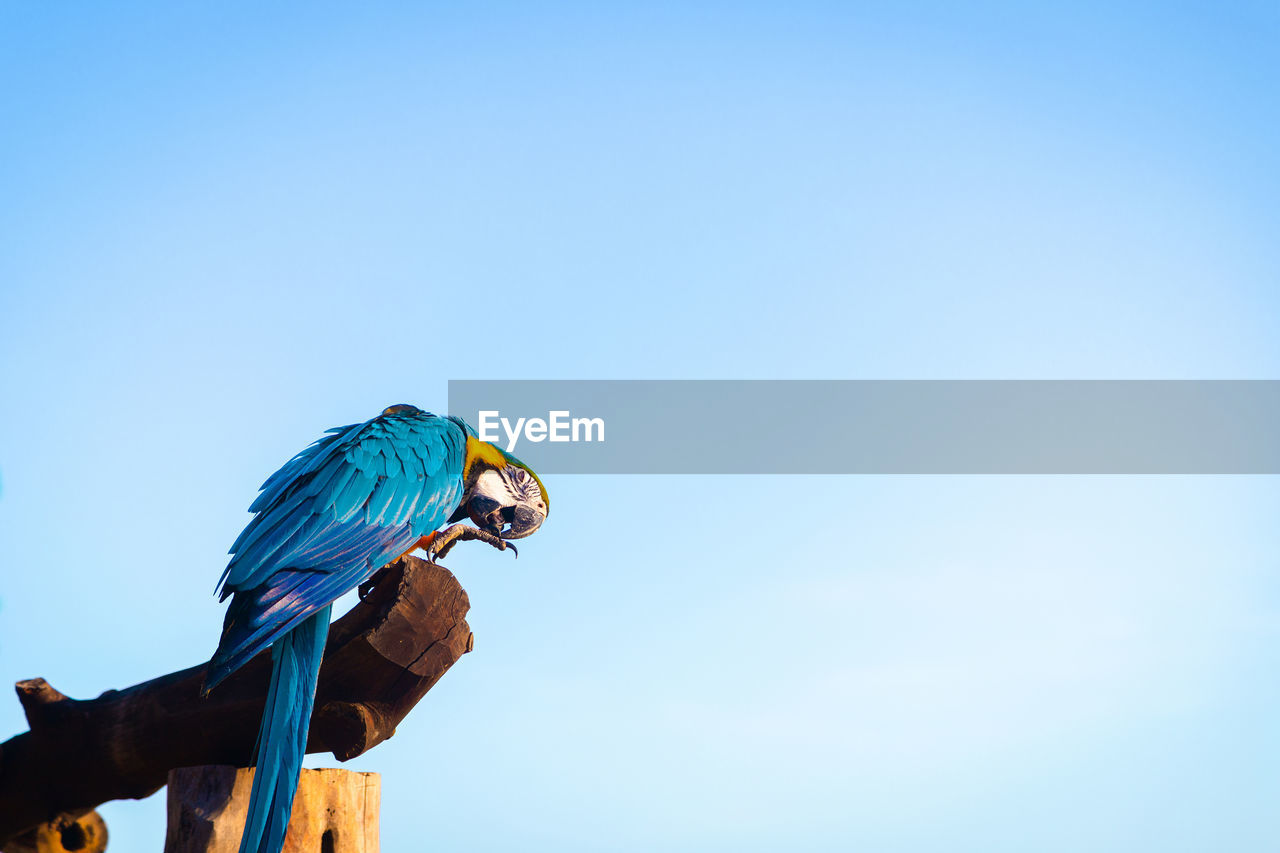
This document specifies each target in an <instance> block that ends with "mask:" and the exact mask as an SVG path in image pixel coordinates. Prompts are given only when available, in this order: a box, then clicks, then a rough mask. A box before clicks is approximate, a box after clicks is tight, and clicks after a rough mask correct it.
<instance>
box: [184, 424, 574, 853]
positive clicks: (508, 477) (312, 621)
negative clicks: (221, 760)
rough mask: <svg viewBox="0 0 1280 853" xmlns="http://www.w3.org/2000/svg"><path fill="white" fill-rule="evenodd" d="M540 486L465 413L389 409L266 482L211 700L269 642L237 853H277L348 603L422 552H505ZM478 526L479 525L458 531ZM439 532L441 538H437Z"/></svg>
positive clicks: (542, 498)
mask: <svg viewBox="0 0 1280 853" xmlns="http://www.w3.org/2000/svg"><path fill="white" fill-rule="evenodd" d="M549 509H550V501H549V500H548V498H547V491H546V489H545V488H544V487H543V485H542V481H541V480H539V479H538V476H537V475H536V474H534V473H533V471H531V470H530V469H529V467H528V466H526V465H525V464H524V463H523V462H521V461H520V460H518V459H516V458H515V457H514V456H511V455H510V454H508V453H506V452H505V451H503V450H502V449H501V448H498V447H495V446H494V445H492V444H489V443H488V442H485V441H480V440H479V439H478V438H477V437H476V434H475V431H474V430H473V429H471V427H470V426H468V425H467V423H466V422H465V421H463V420H462V419H461V418H455V417H441V416H438V415H433V414H431V413H429V412H424V411H422V410H421V409H419V408H417V407H415V406H408V405H399V406H391V407H390V408H388V409H386V410H385V411H383V412H382V414H381V415H379V416H378V417H376V418H373V419H372V420H368V421H365V422H364V423H362V424H353V425H351V426H344V427H337V428H335V429H331V430H329V431H328V434H327V435H326V436H325V437H324V438H321V439H320V440H319V441H317V442H316V443H315V444H312V445H311V446H310V447H308V448H307V449H306V450H304V451H302V452H301V453H299V454H298V455H297V456H295V457H293V459H291V460H289V462H287V463H286V464H285V466H284V467H283V468H281V469H280V470H279V471H277V472H276V473H275V474H273V475H271V477H270V479H268V480H267V481H266V482H265V483H264V484H263V485H262V489H261V493H260V494H259V495H258V498H257V500H255V501H254V502H253V505H252V506H250V507H249V511H250V512H252V513H255V515H254V517H253V519H252V520H250V522H249V524H248V525H247V526H246V527H245V529H244V532H243V533H241V534H240V537H239V538H238V539H236V541H235V544H234V545H232V546H231V551H230V553H231V554H232V557H231V561H230V562H229V563H228V564H227V569H226V571H225V572H223V573H222V580H221V581H220V584H221V598H222V600H224V601H225V600H226V599H227V598H228V597H230V598H231V604H230V605H229V606H228V608H227V616H226V620H225V622H224V623H223V628H222V639H221V640H220V641H219V643H218V650H217V651H216V652H215V653H214V655H213V659H212V660H211V661H210V662H209V668H208V672H207V674H206V676H205V692H206V693H207V692H208V691H209V690H212V689H213V688H214V687H215V686H216V685H217V684H218V683H219V682H220V681H222V680H223V679H224V678H226V677H227V676H228V675H229V674H230V673H232V672H233V671H235V670H236V669H237V668H238V667H240V666H242V665H243V664H245V663H246V662H248V661H249V660H250V659H251V658H252V657H253V656H254V655H256V654H258V653H259V652H260V651H262V650H263V649H265V648H267V647H268V646H270V647H271V683H270V687H269V689H268V692H267V704H266V708H265V710H264V711H263V714H262V727H261V731H260V732H259V735H258V753H257V768H258V769H257V772H256V773H255V775H254V778H253V790H252V793H251V794H250V797H249V816H248V819H247V820H246V822H245V830H244V836H243V838H242V839H241V841H240V853H279V851H280V849H281V847H282V846H283V845H284V837H285V830H286V829H287V828H288V824H289V815H290V812H291V811H292V808H293V795H294V791H295V790H296V788H297V786H298V776H299V773H300V771H301V767H302V755H303V753H304V751H305V750H306V744H307V729H308V727H309V725H310V721H311V706H312V704H313V702H314V700H315V689H316V676H317V674H318V673H319V671H320V661H321V658H322V657H323V654H324V644H325V639H326V637H327V636H328V632H329V613H330V609H331V607H332V602H333V600H334V599H336V598H337V597H338V596H340V595H342V594H343V593H345V592H347V591H348V590H351V589H354V588H355V587H356V586H357V585H359V584H360V583H361V582H363V581H364V580H366V579H367V578H369V576H371V575H372V574H373V573H374V572H376V571H378V570H379V569H380V568H382V567H383V566H385V565H387V564H388V563H391V562H394V561H395V560H396V559H398V558H399V557H400V556H402V555H404V554H407V553H409V552H410V551H413V550H415V549H417V548H424V549H426V550H427V551H428V553H429V554H430V555H431V556H433V557H439V556H442V555H443V554H444V553H445V552H446V551H448V550H449V549H450V548H451V547H452V546H453V545H454V544H455V543H456V542H458V541H461V540H465V539H479V540H481V541H485V542H488V543H489V544H491V545H493V546H494V547H496V548H499V549H500V550H505V549H507V548H510V549H511V550H513V551H514V550H515V548H514V546H512V545H509V544H507V540H509V539H520V538H523V537H525V536H528V535H529V534H531V533H533V532H534V531H535V530H537V529H538V527H539V525H541V524H542V522H543V520H544V519H545V518H546V516H547V513H548V511H549ZM466 518H470V520H471V521H472V522H474V523H475V524H476V525H477V526H476V527H470V526H467V525H465V524H453V525H452V526H451V527H447V528H445V529H444V530H439V528H440V527H441V526H442V525H444V524H445V523H446V522H448V523H452V522H457V521H462V520H463V519H466ZM437 531H438V532H437Z"/></svg>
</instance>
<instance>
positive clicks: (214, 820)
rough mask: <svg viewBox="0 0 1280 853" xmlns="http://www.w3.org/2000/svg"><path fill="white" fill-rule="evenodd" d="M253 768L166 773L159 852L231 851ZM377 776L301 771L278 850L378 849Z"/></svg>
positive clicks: (366, 852)
mask: <svg viewBox="0 0 1280 853" xmlns="http://www.w3.org/2000/svg"><path fill="white" fill-rule="evenodd" d="M252 785H253V768H251V767H241V768H235V767H230V766H226V765H216V764H215V765H208V766H205V767H180V768H178V769H177V770H171V771H169V800H168V813H169V827H168V831H167V832H166V834H165V839H164V853H236V851H237V850H238V849H239V847H240V833H242V832H243V831H244V821H245V817H246V815H247V814H248V811H249V790H250V788H251V787H252ZM381 799H382V780H381V779H380V778H379V776H378V774H377V773H357V772H355V771H354V770H338V769H326V770H307V769H303V771H302V778H301V779H299V780H298V793H297V795H296V796H295V797H294V798H293V815H292V816H291V817H290V818H289V832H288V834H287V835H286V836H285V839H284V853H378V806H379V803H380V802H381Z"/></svg>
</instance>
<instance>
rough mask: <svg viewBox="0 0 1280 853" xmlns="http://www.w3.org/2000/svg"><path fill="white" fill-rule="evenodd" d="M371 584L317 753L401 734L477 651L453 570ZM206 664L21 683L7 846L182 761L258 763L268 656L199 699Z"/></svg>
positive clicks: (327, 692) (319, 728)
mask: <svg viewBox="0 0 1280 853" xmlns="http://www.w3.org/2000/svg"><path fill="white" fill-rule="evenodd" d="M375 581H376V585H374V586H373V587H372V589H371V590H369V592H368V594H367V595H366V596H365V597H364V598H363V600H361V601H360V603H359V604H357V605H356V606H355V607H354V608H352V610H351V612H350V613H347V614H346V615H345V616H343V617H342V618H341V619H339V620H338V621H337V622H335V623H334V624H333V626H332V628H331V629H330V631H329V641H328V644H327V645H326V646H325V657H324V664H323V666H322V667H321V669H320V681H319V686H318V688H317V691H316V705H315V712H314V714H313V716H312V719H311V732H310V737H309V739H308V741H307V752H332V753H333V755H334V757H335V758H337V759H338V760H339V761H346V760H347V759H350V758H354V757H355V756H357V755H360V754H361V753H362V752H364V751H366V750H368V749H369V748H370V747H373V746H376V745H377V744H379V743H381V742H382V741H384V740H386V739H387V738H389V737H391V736H392V735H393V734H395V730H396V725H397V724H398V723H399V722H400V720H402V719H403V718H404V716H405V714H407V713H409V710H410V709H411V708H412V707H413V706H414V705H415V704H417V702H418V700H419V699H421V698H422V697H423V696H424V695H425V694H426V692H427V691H428V690H430V689H431V687H432V685H434V684H435V683H436V681H438V680H439V679H440V676H442V675H444V673H445V671H446V670H447V669H449V667H450V666H452V665H453V663H454V661H456V660H457V659H458V658H459V657H461V656H462V655H463V654H465V653H466V652H468V651H470V650H471V646H472V637H471V631H470V629H469V628H468V627H467V623H466V621H465V617H466V613H467V610H468V609H469V608H470V603H469V601H468V600H467V593H466V591H465V590H463V588H462V586H461V585H460V584H459V583H458V581H457V579H456V578H455V577H454V576H453V575H452V574H451V573H450V572H449V571H448V570H447V569H444V568H442V567H440V566H437V565H434V564H432V563H428V562H425V561H423V560H419V559H416V558H413V557H408V558H405V559H404V560H401V561H400V562H398V563H396V564H394V565H393V566H390V567H388V568H387V569H385V570H383V572H382V573H381V575H380V576H379V577H376V578H375ZM205 666H206V665H205V664H201V665H199V666H194V667H191V668H190V669H184V670H182V671H180V672H174V673H170V674H169V675H164V676H161V677H160V678H156V679H153V680H151V681H147V682H144V683H142V684H138V685H135V686H133V687H129V688H127V689H125V690H108V691H107V692H106V693H103V694H102V695H101V696H99V697H98V698H97V699H89V700H76V699H69V698H67V697H66V696H63V695H62V694H61V693H59V692H58V691H57V690H54V689H53V688H52V687H51V686H49V684H48V682H46V681H45V680H44V679H43V678H33V679H29V680H26V681H20V682H18V684H17V691H18V701H19V702H21V703H22V708H23V710H24V711H25V712H26V716H27V722H28V724H29V725H30V726H31V730H30V731H28V732H24V733H23V734H20V735H17V736H15V737H12V738H10V739H9V740H7V741H5V742H4V743H3V744H0V847H3V845H4V844H5V843H6V842H8V841H9V839H11V838H13V837H14V836H15V835H18V834H20V833H22V832H24V831H26V830H29V829H31V828H32V827H34V826H36V825H38V824H42V823H46V822H49V821H52V820H55V819H62V820H63V821H64V822H65V821H66V820H67V817H68V816H70V817H71V818H72V819H74V817H77V816H79V815H82V814H84V813H86V812H88V811H89V810H90V809H92V808H93V807H94V806H96V805H98V804H99V803H103V802H106V801H108V800H116V799H121V798H134V799H141V798H142V797H146V796H149V795H150V794H152V793H154V792H155V791H156V790H158V789H159V788H160V787H162V786H163V785H164V783H165V778H166V775H167V773H168V772H169V770H171V769H173V768H175V767H190V766H194V765H201V764H231V765H235V766H241V767H243V766H248V765H250V764H252V763H253V747H254V743H255V742H256V740H257V735H258V724H259V722H260V720H261V718H262V708H263V704H264V703H265V699H266V691H267V680H268V678H269V676H270V672H271V655H270V653H269V652H264V653H263V654H260V655H258V656H257V657H256V658H254V659H253V660H252V661H250V662H249V663H248V664H246V665H245V666H243V667H242V668H240V669H239V670H237V671H236V672H235V673H233V674H232V675H231V676H230V677H228V678H227V680H226V681H224V682H223V683H222V684H220V685H219V686H218V687H217V688H216V689H214V690H213V692H212V693H210V694H209V695H208V696H206V697H204V698H201V697H200V686H201V684H202V683H203V681H204V671H205Z"/></svg>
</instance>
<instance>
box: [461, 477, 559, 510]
mask: <svg viewBox="0 0 1280 853" xmlns="http://www.w3.org/2000/svg"><path fill="white" fill-rule="evenodd" d="M473 492H474V494H477V495H483V496H484V497H486V498H490V499H491V500H494V501H497V503H498V504H499V505H500V506H514V505H516V504H523V505H525V506H532V507H537V508H538V509H539V511H541V512H544V513H545V512H546V511H547V508H546V506H544V505H543V502H542V490H541V489H540V488H538V482H537V481H536V480H534V479H533V477H531V476H529V472H528V471H526V470H524V469H523V468H516V467H515V466H511V467H508V468H503V469H502V470H501V471H495V470H493V469H489V470H487V471H485V472H483V473H482V474H481V475H480V476H479V477H478V478H476V484H475V488H474V490H473Z"/></svg>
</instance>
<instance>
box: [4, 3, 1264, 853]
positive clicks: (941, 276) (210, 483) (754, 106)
mask: <svg viewBox="0 0 1280 853" xmlns="http://www.w3.org/2000/svg"><path fill="white" fill-rule="evenodd" d="M1278 35H1280V16H1278V15H1277V13H1276V11H1275V10H1274V8H1272V7H1269V6H1267V5H1264V4H1258V5H1256V6H1249V5H1231V6H1223V5H1217V6H1213V7H1209V6H1203V7H1196V6H1193V5H1190V4H1184V5H1180V6H1178V7H1176V8H1170V7H1168V6H1165V5H1163V4H1162V5H1155V4H1152V5H1149V6H1142V5H1133V4H1128V5H1119V4H1094V5H1084V4H1075V5H1072V6H1070V7H1067V6H1063V7H1061V8H1058V9H1050V8H1046V7H1044V6H1043V5H1040V4H1035V5H1032V4H1028V5H1026V6H1018V5H1002V4H977V5H971V6H969V7H967V8H965V9H959V8H957V7H955V6H954V5H952V4H938V5H931V4H877V5H870V4H786V5H785V6H784V5H782V4H777V5H773V6H766V5H762V4H748V5H741V4H705V5H703V4H699V5H697V6H692V5H689V4H646V5H645V6H643V7H641V6H639V5H636V6H631V7H622V6H612V7H591V6H586V5H575V4H553V5H543V6H540V7H538V8H532V7H526V6H514V5H510V6H507V5H493V6H486V7H483V8H481V7H468V8H466V9H461V8H455V9H442V8H432V7H426V6H409V5H408V4H404V5H397V4H362V5H361V6H360V7H359V8H354V7H344V6H339V5H337V4H331V5H327V6H323V7H321V6H318V5H307V6H302V5H296V6H289V5H278V6H275V7H273V9H271V10H264V9H262V8H258V7H255V6H250V5H248V4H245V5H240V6H236V5H222V6H219V7H217V8H200V7H195V6H185V7H178V6H171V5H161V4H153V5H149V6H143V5H134V6H130V5H127V4H121V5H116V6H114V7H113V8H110V9H107V8H106V7H100V6H90V5H89V4H84V5H83V6H81V7H80V8H75V7H68V6H61V7H58V8H56V9H55V8H54V7H52V6H41V5H35V4H7V5H5V6H3V7H0V109H2V110H3V115H4V117H5V121H4V132H3V133H0V229H2V233H3V234H4V235H5V238H4V239H3V240H2V241H0V400H3V405H4V407H5V410H4V414H5V417H3V418H0V477H2V478H3V493H2V494H0V566H3V572H4V574H3V585H2V586H0V599H2V602H0V681H8V682H12V681H15V680H17V679H19V678H24V677H30V676H33V675H43V676H45V677H47V678H49V680H50V681H51V682H52V683H53V684H54V685H55V686H56V687H58V688H59V689H61V690H63V691H64V692H67V693H70V694H72V695H75V696H82V697H88V696H93V695H97V693H99V692H101V691H102V690H105V689H108V688H113V687H121V686H125V685H127V684H132V683H135V682H137V681H141V680H144V679H146V678H149V677H152V676H154V675H157V674H159V673H162V672H167V671H170V670H172V669H175V668H178V667H184V666H188V665H191V664H193V663H195V662H197V661H199V660H201V659H204V658H207V656H208V655H209V654H210V653H211V652H212V650H213V647H214V645H215V644H216V640H217V635H218V627H219V624H220V620H221V608H220V607H219V606H218V605H217V604H216V602H215V599H214V598H213V596H212V590H213V586H214V583H215V581H216V580H217V577H218V575H219V574H220V572H221V569H222V567H223V565H224V564H225V551H226V548H227V546H228V545H229V544H230V542H231V541H232V540H233V539H234V538H235V535H236V534H237V533H238V532H239V529H240V528H241V527H242V526H243V524H244V522H245V521H246V519H247V515H246V514H245V508H246V507H247V506H248V504H249V503H250V501H251V500H252V497H253V495H254V492H255V490H256V488H257V486H258V485H259V484H260V483H261V482H262V480H263V479H264V478H265V477H266V475H268V474H269V473H270V472H271V471H273V470H274V469H275V468H276V467H277V466H278V465H279V464H281V463H282V462H283V461H284V460H286V459H287V458H288V457H289V456H290V455H292V454H293V453H294V452H295V451H297V450H298V449H300V448H301V447H302V446H304V445H305V444H307V443H308V442H309V441H311V440H312V439H313V438H314V437H316V436H317V435H319V433H320V432H321V431H322V430H323V429H324V428H326V427H328V426H331V425H335V424H341V423H349V422H352V421H356V420H361V419H364V418H366V417H369V416H370V415H371V414H373V413H375V412H377V411H378V410H380V409H381V408H382V407H383V406H385V405H388V404H389V403H393V402H401V401H405V402H413V403H416V404H418V405H421V406H423V407H426V408H430V409H440V408H442V407H443V406H444V403H445V391H446V387H445V383H446V380H448V379H449V378H992V379H1000V378H1276V377H1277V374H1278V372H1280V351H1278V346H1277V341H1278V340H1280V334H1278V332H1280V329H1277V325H1278V324H1280V310H1278V309H1280V297H1278V296H1277V290H1276V282H1277V281H1280V249H1278V248H1277V245H1276V241H1275V239H1274V235H1275V234H1276V232H1277V229H1278V227H1280V210H1278V205H1280V201H1278V199H1280V169H1278V168H1277V167H1278V165H1280V163H1278V160H1280V154H1277V151H1280V132H1278V120H1277V97H1278V96H1277V90H1276V87H1275V85H1274V81H1275V80H1276V79H1277V78H1278V77H1280V67H1277V66H1278V65H1280V59H1278V58H1277V54H1276V52H1275V50H1274V45H1275V43H1276V38H1277V36H1278ZM760 405H761V409H762V410H763V411H765V412H769V401H768V400H761V401H760ZM769 414H770V416H777V417H786V416H787V413H786V412H771V413H769ZM797 426H798V430H797V440H801V441H807V442H811V443H812V447H813V451H814V452H815V453H819V454H838V453H839V452H840V441H841V439H840V436H838V435H827V434H824V433H823V432H822V430H821V427H820V425H805V424H798V425H797ZM671 428H672V429H707V428H708V427H707V426H706V425H698V424H685V423H673V424H672V425H671ZM547 485H548V488H549V489H550V491H551V492H552V493H553V494H554V496H555V501H556V512H555V514H554V515H553V516H552V518H551V519H550V520H549V521H548V523H547V525H546V526H545V528H544V529H543V530H542V531H540V532H539V534H538V536H537V537H535V538H534V539H531V540H530V541H529V544H528V546H527V547H525V548H522V550H521V557H520V559H519V561H518V562H511V561H510V558H509V556H508V555H503V554H497V553H489V552H488V550H487V549H480V548H472V549H465V550H464V549H460V550H459V551H457V552H455V554H454V555H451V556H452V559H450V560H448V561H446V562H448V564H449V565H450V566H451V568H453V569H454V571H455V572H456V573H457V574H458V575H459V577H460V578H461V579H462V581H463V583H464V585H465V586H466V587H467V589H468V591H469V592H470V594H471V598H472V602H473V611H472V615H471V619H470V621H471V624H472V627H473V629H474V630H475V632H476V639H477V648H476V652H475V653H473V654H472V655H470V656H468V657H467V658H464V659H463V661H462V662H461V663H460V664H459V665H458V666H457V667H456V668H455V669H454V670H453V671H451V672H450V673H449V674H448V675H447V676H446V677H445V678H444V679H443V680H442V681H441V683H440V684H439V685H438V686H437V687H436V688H435V689H434V690H433V691H432V692H431V694H429V696H428V698H427V699H426V700H425V701H424V702H423V703H422V704H421V705H420V706H419V707H418V708H417V709H416V710H415V711H414V713H413V714H412V715H411V716H410V717H409V718H408V719H407V720H406V721H405V723H404V724H403V725H402V726H401V728H400V730H399V733H398V734H397V735H396V737H395V738H394V739H393V740H391V741H389V742H388V743H387V744H385V745H383V746H381V747H379V748H377V749H376V750H374V751H372V752H371V753H370V754H368V755H366V756H363V757H361V758H360V759H357V760H356V761H354V762H351V763H350V765H349V766H353V767H356V768H358V769H368V770H377V771H379V772H381V773H382V774H383V786H384V794H383V796H384V801H383V802H384V806H383V815H382V827H383V839H384V843H385V846H386V848H387V849H388V850H401V849H410V848H411V847H415V846H416V845H417V842H416V839H419V838H421V837H422V835H423V833H424V832H425V833H426V834H427V835H428V836H429V837H431V838H432V846H433V849H436V850H441V851H449V850H464V849H465V850H468V851H477V850H495V851H497V850H510V849H513V848H516V847H519V848H522V849H530V850H542V849H545V850H557V851H563V850H584V851H586V850H620V851H622V850H628V851H629V850H650V849H658V848H660V849H669V850H690V851H704V850H735V851H736V850H776V849H781V848H786V849H799V850H814V851H821V850H847V849H851V848H853V847H857V848H859V849H865V850H875V851H881V850H883V851H957V850H973V851H992V850H1009V851H1015V850H1028V849H1035V850H1045V851H1057V850H1062V851H1067V850H1081V849H1089V850H1115V851H1134V850H1160V851H1170V850H1204V849H1219V850H1221V849H1230V850H1258V849H1265V848H1268V847H1274V846H1277V845H1278V844H1280V836H1278V835H1277V830H1276V829H1275V825H1274V819H1273V804H1274V803H1275V802H1276V799H1277V797H1278V796H1280V774H1278V773H1277V772H1276V770H1275V768H1276V767H1277V766H1280V735H1277V733H1276V732H1277V729H1276V726H1275V724H1274V719H1275V717H1276V710H1277V708H1278V707H1280V693H1278V692H1277V688H1276V686H1275V685H1276V680H1275V677H1274V674H1275V672H1276V671H1277V666H1278V665H1280V660H1277V658H1278V657H1280V653H1277V651H1276V649H1277V643H1276V639H1277V632H1278V630H1280V584H1278V583H1277V579H1276V578H1277V573H1276V568H1277V559H1276V554H1277V547H1276V546H1277V545H1278V544H1280V543H1278V542H1277V535H1276V533H1275V518H1276V515H1277V510H1280V486H1278V485H1277V484H1276V482H1275V480H1274V479H1272V478H1262V477H1257V478H1248V477H1240V478H1231V477H1202V478H1193V477H1187V478H1182V477H1149V478H1143V477H1131V478H1120V477H1034V478H1033V477H1018V478H1001V477H863V478H853V477H830V478H822V477H815V478H802V477H772V478H769V477H735V478H709V477H618V478H611V477H568V476H562V477H556V478H552V479H550V480H549V482H548V483H547ZM814 507H819V508H823V511H822V512H821V513H820V514H815V512H814V511H813V508H814ZM53 613H57V614H59V616H58V622H57V626H56V628H54V627H53V626H51V623H50V620H51V618H52V617H51V614H53ZM67 614H74V617H73V619H74V630H66V628H65V620H66V619H67V618H68V616H67ZM23 728H25V725H24V722H23V720H22V717H21V713H20V710H19V708H18V705H17V703H16V701H10V702H0V729H3V731H2V732H0V735H3V736H7V735H8V734H10V733H16V732H18V731H20V730H22V729H23ZM309 760H310V761H311V763H312V765H313V766H328V765H331V764H333V760H332V757H326V756H313V757H312V758H311V759H309ZM103 812H104V815H105V816H106V818H107V821H108V823H109V825H110V828H111V832H112V835H113V839H114V840H113V847H114V848H116V849H120V850H130V849H146V847H148V846H150V847H152V848H157V847H158V846H159V844H160V839H161V838H162V835H163V803H162V801H161V799H160V798H159V797H155V798H152V799H151V800H148V801H145V802H142V803H135V802H122V803H116V804H111V805H108V806H106V807H104V809H103ZM424 827H426V829H425V830H424Z"/></svg>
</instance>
